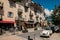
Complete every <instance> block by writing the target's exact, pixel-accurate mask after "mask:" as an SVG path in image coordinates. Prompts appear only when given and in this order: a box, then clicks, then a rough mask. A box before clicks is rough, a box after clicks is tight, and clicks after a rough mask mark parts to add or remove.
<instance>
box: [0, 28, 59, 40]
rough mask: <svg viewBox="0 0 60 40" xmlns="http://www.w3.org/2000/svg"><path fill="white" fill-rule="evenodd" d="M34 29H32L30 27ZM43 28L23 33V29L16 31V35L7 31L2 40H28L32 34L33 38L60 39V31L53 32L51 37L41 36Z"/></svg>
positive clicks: (39, 39) (0, 37)
mask: <svg viewBox="0 0 60 40" xmlns="http://www.w3.org/2000/svg"><path fill="white" fill-rule="evenodd" d="M29 30H32V29H29ZM40 32H41V30H36V31H32V32H27V33H22V32H21V31H19V32H16V34H15V35H12V33H9V32H7V33H6V34H4V35H1V36H0V40H28V36H30V38H31V39H33V40H60V33H53V34H52V35H51V36H50V38H46V37H40Z"/></svg>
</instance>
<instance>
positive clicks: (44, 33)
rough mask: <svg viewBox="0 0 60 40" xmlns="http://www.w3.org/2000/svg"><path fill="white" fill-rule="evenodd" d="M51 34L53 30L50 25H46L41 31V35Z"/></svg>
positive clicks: (48, 35)
mask: <svg viewBox="0 0 60 40" xmlns="http://www.w3.org/2000/svg"><path fill="white" fill-rule="evenodd" d="M51 34H52V30H51V29H50V28H49V27H46V28H45V29H43V30H42V31H41V33H40V36H47V37H50V35H51Z"/></svg>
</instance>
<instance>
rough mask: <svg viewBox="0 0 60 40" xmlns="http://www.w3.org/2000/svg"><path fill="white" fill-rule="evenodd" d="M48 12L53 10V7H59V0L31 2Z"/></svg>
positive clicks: (36, 0)
mask: <svg viewBox="0 0 60 40" xmlns="http://www.w3.org/2000/svg"><path fill="white" fill-rule="evenodd" d="M33 1H34V2H36V3H38V4H40V5H41V6H43V7H44V8H46V9H48V10H53V9H54V7H55V5H57V6H58V5H60V0H33Z"/></svg>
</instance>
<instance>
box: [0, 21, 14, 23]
mask: <svg viewBox="0 0 60 40" xmlns="http://www.w3.org/2000/svg"><path fill="white" fill-rule="evenodd" d="M0 23H15V22H13V21H0Z"/></svg>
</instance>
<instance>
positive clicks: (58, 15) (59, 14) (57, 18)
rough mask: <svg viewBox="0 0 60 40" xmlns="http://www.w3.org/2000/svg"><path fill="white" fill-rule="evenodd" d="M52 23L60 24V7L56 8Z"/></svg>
mask: <svg viewBox="0 0 60 40" xmlns="http://www.w3.org/2000/svg"><path fill="white" fill-rule="evenodd" d="M52 22H53V24H55V25H58V24H60V6H56V7H55V9H54V10H53V14H52Z"/></svg>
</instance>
